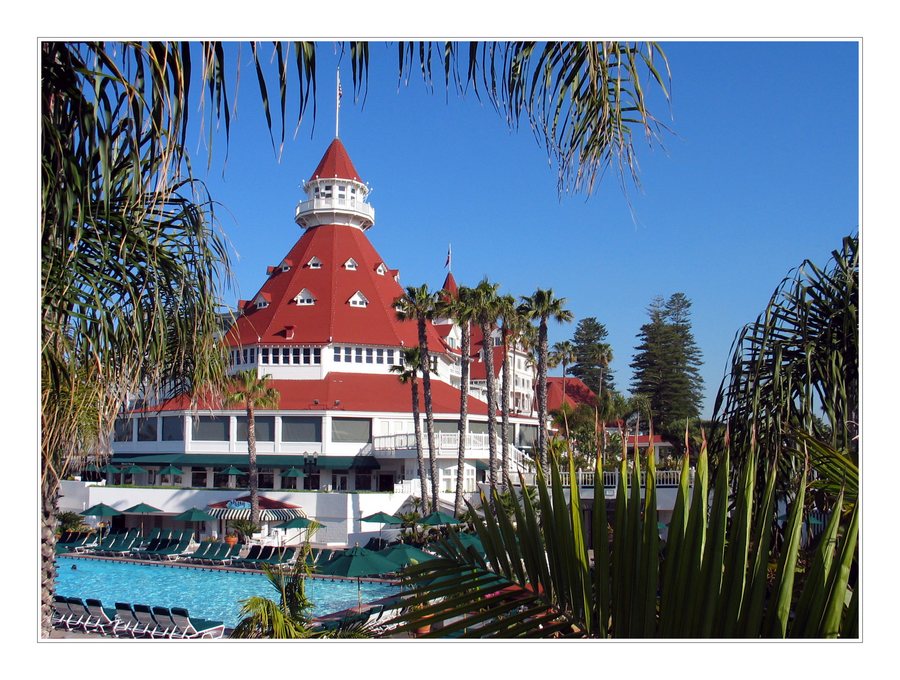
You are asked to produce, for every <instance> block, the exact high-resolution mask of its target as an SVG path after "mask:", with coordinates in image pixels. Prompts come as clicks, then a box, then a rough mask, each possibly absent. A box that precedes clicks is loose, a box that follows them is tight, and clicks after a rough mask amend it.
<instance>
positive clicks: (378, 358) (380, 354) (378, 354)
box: [375, 349, 384, 364]
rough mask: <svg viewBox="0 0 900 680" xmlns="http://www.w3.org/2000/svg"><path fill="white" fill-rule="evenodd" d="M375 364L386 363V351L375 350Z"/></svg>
mask: <svg viewBox="0 0 900 680" xmlns="http://www.w3.org/2000/svg"><path fill="white" fill-rule="evenodd" d="M375 363H376V364H383V363H384V350H383V349H379V350H375Z"/></svg>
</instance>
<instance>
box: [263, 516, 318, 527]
mask: <svg viewBox="0 0 900 680" xmlns="http://www.w3.org/2000/svg"><path fill="white" fill-rule="evenodd" d="M313 523H315V525H316V528H319V527H324V526H325V525H324V524H320V523H319V522H316V521H315V520H314V519H309V518H308V517H295V518H294V519H292V520H290V521H289V522H285V523H284V524H279V525H278V526H277V527H275V528H276V529H308V528H309V527H310V526H311V525H312V524H313Z"/></svg>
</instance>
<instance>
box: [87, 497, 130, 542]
mask: <svg viewBox="0 0 900 680" xmlns="http://www.w3.org/2000/svg"><path fill="white" fill-rule="evenodd" d="M80 514H82V515H84V516H85V517H115V516H116V515H121V514H122V513H121V512H119V511H118V510H116V509H115V508H114V507H112V506H109V505H107V504H106V503H97V505H92V506H91V507H89V508H88V509H87V510H83V511H82V512H81V513H80ZM100 539H101V540H102V539H103V531H101V532H100Z"/></svg>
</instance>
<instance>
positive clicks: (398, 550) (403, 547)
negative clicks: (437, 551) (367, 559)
mask: <svg viewBox="0 0 900 680" xmlns="http://www.w3.org/2000/svg"><path fill="white" fill-rule="evenodd" d="M377 554H379V555H381V556H382V557H384V558H385V559H387V560H390V561H391V562H393V563H394V564H396V565H397V566H399V567H406V566H409V565H410V564H419V563H420V562H427V561H428V560H433V559H435V556H434V555H432V554H430V553H427V552H425V551H424V550H419V549H418V548H416V547H414V546H411V545H409V544H408V543H398V544H397V545H392V546H391V547H389V548H385V549H384V550H379V551H378V553H377Z"/></svg>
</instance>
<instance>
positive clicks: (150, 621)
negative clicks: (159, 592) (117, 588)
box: [132, 604, 162, 637]
mask: <svg viewBox="0 0 900 680" xmlns="http://www.w3.org/2000/svg"><path fill="white" fill-rule="evenodd" d="M133 609H134V616H135V618H136V619H137V620H138V625H137V627H136V628H135V629H133V630H132V637H136V636H137V634H140V635H149V636H150V637H160V636H159V635H157V634H156V633H157V631H160V630H162V628H161V627H160V624H159V622H158V621H157V620H156V619H154V618H153V610H152V609H150V607H149V606H148V605H146V604H135V605H134V607H133Z"/></svg>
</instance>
